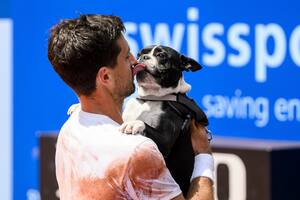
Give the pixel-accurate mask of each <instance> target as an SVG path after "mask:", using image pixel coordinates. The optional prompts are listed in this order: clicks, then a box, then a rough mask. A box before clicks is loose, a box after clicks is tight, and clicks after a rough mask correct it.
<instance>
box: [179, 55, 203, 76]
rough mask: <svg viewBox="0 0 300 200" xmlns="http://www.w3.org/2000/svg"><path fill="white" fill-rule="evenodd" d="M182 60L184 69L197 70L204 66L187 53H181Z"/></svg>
mask: <svg viewBox="0 0 300 200" xmlns="http://www.w3.org/2000/svg"><path fill="white" fill-rule="evenodd" d="M180 62H181V66H182V68H183V70H185V71H187V72H188V71H192V72H195V71H197V70H200V69H202V66H201V65H200V64H199V63H198V62H197V61H196V60H194V59H192V58H190V57H187V56H185V55H180Z"/></svg>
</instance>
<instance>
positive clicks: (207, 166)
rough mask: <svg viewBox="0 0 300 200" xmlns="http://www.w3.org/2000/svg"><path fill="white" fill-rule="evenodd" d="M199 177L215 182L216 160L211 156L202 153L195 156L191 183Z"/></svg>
mask: <svg viewBox="0 0 300 200" xmlns="http://www.w3.org/2000/svg"><path fill="white" fill-rule="evenodd" d="M199 176H205V177H208V178H210V179H211V180H212V181H213V182H214V158H213V157H212V155H211V154H206V153H201V154H198V155H196V156H195V163H194V170H193V174H192V177H191V181H192V180H193V179H194V178H197V177H199Z"/></svg>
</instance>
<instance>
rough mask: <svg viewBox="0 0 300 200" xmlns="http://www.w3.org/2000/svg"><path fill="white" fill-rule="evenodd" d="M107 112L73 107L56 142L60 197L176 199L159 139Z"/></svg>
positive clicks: (177, 191) (71, 199)
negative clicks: (125, 129) (125, 127)
mask: <svg viewBox="0 0 300 200" xmlns="http://www.w3.org/2000/svg"><path fill="white" fill-rule="evenodd" d="M119 126H120V125H119V124H118V123H116V122H115V121H113V120H112V119H110V118H109V117H107V116H105V115H98V114H92V113H87V112H83V111H82V110H81V109H78V110H76V111H74V112H73V114H72V115H71V116H70V117H69V119H68V120H67V121H66V123H65V124H64V125H63V127H62V129H61V131H60V133H59V136H58V141H57V147H56V158H55V159H56V161H55V162H56V177H57V181H58V185H59V195H60V199H61V200H75V199H76V200H96V199H97V200H98V199H99V200H100V199H101V200H118V199H134V200H135V199H143V200H144V199H145V200H147V199H162V200H163V199H168V200H169V199H172V198H174V197H176V196H178V195H179V194H180V193H181V190H180V188H179V186H178V184H177V183H176V182H175V181H174V179H173V178H172V176H171V174H170V172H169V170H168V169H167V167H166V165H165V162H164V159H163V157H162V155H161V153H160V152H159V150H158V148H157V146H156V144H155V143H154V142H153V141H152V140H150V139H148V138H146V137H144V136H140V135H127V134H123V133H121V132H120V131H119V130H118V129H119Z"/></svg>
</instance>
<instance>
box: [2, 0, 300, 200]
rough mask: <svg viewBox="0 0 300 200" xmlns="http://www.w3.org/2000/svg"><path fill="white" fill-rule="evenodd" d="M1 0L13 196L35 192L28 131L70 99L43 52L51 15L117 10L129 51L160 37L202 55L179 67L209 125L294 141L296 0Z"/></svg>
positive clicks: (222, 131) (298, 61)
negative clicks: (8, 44)
mask: <svg viewBox="0 0 300 200" xmlns="http://www.w3.org/2000/svg"><path fill="white" fill-rule="evenodd" d="M5 2H8V1H5ZM2 4H3V3H2V2H1V4H0V5H1V9H0V13H1V15H0V17H2V16H3V15H2V13H5V12H7V11H6V10H7V9H5V6H6V5H10V6H11V8H13V9H12V16H11V17H12V20H13V24H14V27H13V30H14V35H13V39H14V40H13V41H14V46H13V47H14V48H13V49H14V51H13V66H14V69H13V71H14V73H13V78H14V82H13V85H14V86H13V96H14V100H13V105H14V107H13V116H14V117H13V130H14V135H13V138H14V140H13V152H14V158H13V161H14V199H30V200H34V199H39V195H38V156H39V151H38V140H37V138H38V135H39V134H38V133H39V131H49V130H50V131H51V130H53V131H57V130H59V128H60V127H61V126H62V124H63V122H64V121H65V120H66V119H67V115H66V111H67V109H68V107H69V106H70V105H71V104H73V103H76V102H77V98H76V96H75V94H74V93H73V92H72V91H71V90H70V89H69V88H68V87H67V86H66V85H65V84H64V83H63V82H62V81H61V80H60V78H59V77H58V76H57V75H56V74H55V72H54V70H53V69H52V67H51V66H50V64H49V62H48V60H47V38H48V31H49V29H50V27H51V26H52V25H54V24H55V23H57V22H58V21H59V20H60V19H62V18H72V17H76V16H79V15H80V14H82V13H102V14H114V15H119V16H120V17H121V18H122V19H123V21H124V22H125V24H126V29H127V32H126V37H127V39H128V41H129V44H130V47H131V49H132V51H133V53H134V54H136V52H137V51H138V50H139V49H141V48H142V47H144V46H146V45H150V44H164V45H170V46H172V47H174V48H176V49H177V50H179V51H180V52H182V53H183V54H186V55H188V56H191V57H193V58H195V59H197V60H198V61H199V62H200V63H202V65H203V66H204V69H203V70H201V71H199V72H195V73H185V74H184V76H185V79H186V81H187V82H188V83H190V84H191V85H192V90H191V92H190V93H189V96H191V97H193V98H194V99H195V100H196V101H197V102H198V103H199V104H200V105H201V107H202V108H203V109H204V110H205V112H206V113H207V115H208V117H209V120H210V129H211V130H212V131H213V132H214V133H215V134H217V135H222V136H236V137H247V138H248V137H251V138H265V139H276V140H298V141H300V95H299V88H298V87H299V85H300V78H299V77H300V20H299V10H300V2H299V1H297V0H290V1H279V0H278V1H272V0H260V1H259V0H252V1H239V0H230V1H222V0H210V1H201V0H200V1H199V0H190V1H179V0H173V1H161V0H160V1H158V0H153V1H151V2H141V1H138V0H129V1H116V0H102V1H99V0H90V1H84V0H73V1H69V0H51V1H50V0H44V1H38V0H28V1H17V0H11V1H10V2H9V4H6V3H4V7H2ZM4 15H6V14H4ZM0 37H2V33H1V35H0ZM0 62H1V61H0ZM0 81H1V80H0ZM0 101H1V102H0V103H2V100H0Z"/></svg>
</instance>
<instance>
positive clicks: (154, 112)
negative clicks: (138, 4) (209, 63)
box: [121, 45, 208, 195]
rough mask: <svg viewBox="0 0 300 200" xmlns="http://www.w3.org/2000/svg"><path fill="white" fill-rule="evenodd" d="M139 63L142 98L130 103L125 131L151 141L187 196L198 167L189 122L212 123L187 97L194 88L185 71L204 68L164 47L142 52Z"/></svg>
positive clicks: (137, 76)
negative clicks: (187, 81) (185, 77)
mask: <svg viewBox="0 0 300 200" xmlns="http://www.w3.org/2000/svg"><path fill="white" fill-rule="evenodd" d="M138 61H139V64H138V65H136V66H135V67H134V69H133V70H134V74H136V79H137V83H138V97H137V98H132V99H130V100H129V101H128V103H127V105H126V107H125V110H124V112H123V120H124V124H123V125H122V126H121V130H122V131H123V132H126V133H133V134H137V133H140V134H143V135H145V136H147V137H149V138H151V139H152V140H153V141H154V142H155V143H156V144H157V146H158V148H159V150H160V151H161V153H162V154H163V156H164V158H165V161H166V164H167V166H168V168H169V170H170V172H171V174H172V176H173V177H174V179H175V180H176V182H177V183H178V184H179V185H180V187H181V190H182V192H183V194H184V195H186V194H187V191H188V188H189V185H190V178H191V175H192V172H193V166H194V152H193V148H192V144H191V133H190V131H189V122H190V121H191V119H192V118H194V119H195V120H196V121H197V122H199V123H201V124H202V125H203V126H207V125H208V120H207V117H206V115H205V114H204V112H203V111H202V110H201V109H200V108H199V107H198V106H197V104H196V103H195V102H194V101H193V100H192V99H189V98H188V97H187V96H186V93H187V92H188V91H190V89H191V86H190V85H189V84H187V83H186V82H185V80H184V78H183V71H197V70H199V69H201V68H202V67H201V65H200V64H199V63H197V62H196V61H195V60H193V59H191V58H189V57H186V56H184V55H181V54H180V53H178V52H177V51H176V50H174V49H172V48H170V47H166V46H161V45H159V46H149V47H146V48H144V49H142V50H141V51H140V52H139V54H138Z"/></svg>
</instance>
